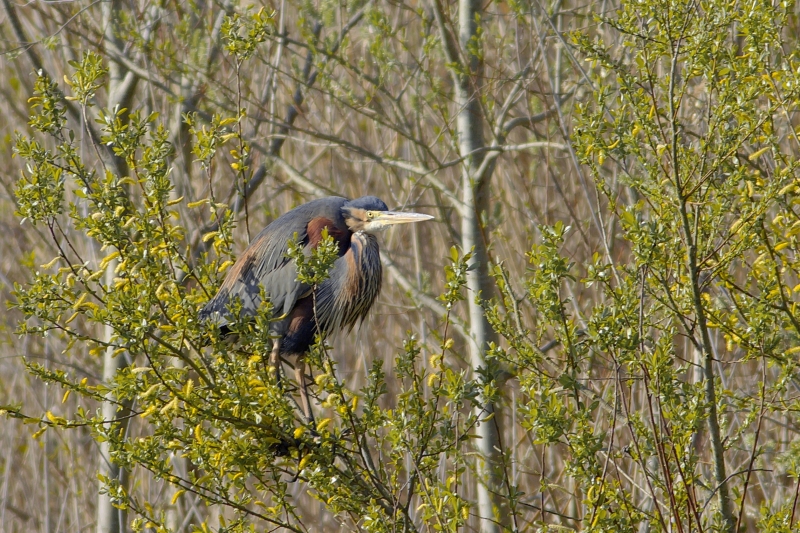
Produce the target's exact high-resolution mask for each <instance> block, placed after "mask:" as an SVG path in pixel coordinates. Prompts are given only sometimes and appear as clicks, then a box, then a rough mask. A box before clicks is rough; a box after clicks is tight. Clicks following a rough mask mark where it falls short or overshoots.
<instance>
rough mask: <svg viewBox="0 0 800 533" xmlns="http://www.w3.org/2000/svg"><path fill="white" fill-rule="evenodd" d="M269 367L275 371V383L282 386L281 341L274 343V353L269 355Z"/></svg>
mask: <svg viewBox="0 0 800 533" xmlns="http://www.w3.org/2000/svg"><path fill="white" fill-rule="evenodd" d="M269 366H270V367H271V368H273V369H275V382H276V383H277V384H278V385H280V384H281V339H279V338H278V339H274V340H273V341H272V351H271V352H270V354H269Z"/></svg>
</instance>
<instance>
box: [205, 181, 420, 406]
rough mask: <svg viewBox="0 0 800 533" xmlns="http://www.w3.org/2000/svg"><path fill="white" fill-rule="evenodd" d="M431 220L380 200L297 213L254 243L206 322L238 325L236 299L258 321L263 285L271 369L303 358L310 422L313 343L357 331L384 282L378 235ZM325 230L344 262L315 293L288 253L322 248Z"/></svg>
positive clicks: (334, 199) (319, 204)
mask: <svg viewBox="0 0 800 533" xmlns="http://www.w3.org/2000/svg"><path fill="white" fill-rule="evenodd" d="M432 218H433V217H432V216H430V215H423V214H420V213H402V212H397V211H389V210H388V208H387V207H386V204H385V203H383V201H381V200H380V199H379V198H376V197H374V196H364V197H361V198H357V199H355V200H348V199H347V198H341V197H338V196H330V197H327V198H320V199H319V200H314V201H311V202H308V203H307V204H303V205H301V206H299V207H296V208H294V209H292V210H291V211H289V212H288V213H285V214H284V215H282V216H281V217H279V218H277V219H276V220H275V221H273V222H272V223H271V224H269V225H268V226H267V227H266V228H264V229H263V230H262V231H261V233H259V234H258V235H257V236H256V238H255V239H253V241H252V242H251V243H250V245H249V246H248V247H247V249H246V250H245V251H244V253H243V254H242V255H241V257H239V259H238V260H237V261H236V263H235V264H234V265H233V266H232V267H231V269H230V270H229V271H228V274H227V276H226V277H225V280H224V281H223V283H222V286H221V287H220V289H219V292H218V293H217V295H216V296H214V298H212V299H211V301H209V302H208V304H207V305H206V306H205V307H204V308H203V309H202V311H200V319H201V320H204V321H209V322H211V323H213V324H216V325H217V326H219V327H221V328H225V327H226V325H227V324H228V323H229V322H230V321H231V319H232V318H231V316H230V313H229V311H228V308H229V306H230V304H231V302H232V299H234V298H238V299H239V301H240V302H241V306H242V314H243V315H246V316H247V315H250V316H252V315H254V314H255V313H256V311H257V310H258V308H259V305H260V304H261V287H263V288H264V292H265V293H266V294H267V296H268V297H269V299H270V302H271V303H272V308H273V315H274V317H276V321H275V322H274V324H273V330H274V331H273V333H274V334H275V336H276V340H275V344H274V346H273V349H272V354H271V356H270V364H272V365H274V366H275V368H276V369H278V367H279V365H280V358H281V357H284V358H286V357H295V358H296V359H297V361H296V363H295V378H296V380H297V383H298V385H300V399H301V402H302V408H303V411H304V413H303V414H304V415H305V418H306V421H308V422H310V421H311V420H313V414H312V412H311V404H310V402H309V400H308V390H307V381H306V375H305V361H304V358H303V356H304V354H305V353H306V352H308V350H309V348H310V347H311V345H312V344H313V343H314V336H315V335H316V334H317V332H322V333H334V332H336V331H338V330H341V329H351V328H352V327H353V326H354V325H355V324H356V323H357V322H359V321H360V320H363V319H364V317H365V316H366V315H367V312H368V311H369V310H370V308H371V307H372V304H374V303H375V299H376V298H377V296H378V292H379V291H380V288H381V281H382V267H381V260H380V255H379V248H378V241H377V239H376V238H375V234H376V233H379V232H381V231H383V230H384V229H386V228H387V227H389V226H391V225H394V224H404V223H408V222H420V221H423V220H430V219H432ZM324 229H327V232H328V235H330V236H331V237H332V238H333V240H334V241H335V242H336V243H337V244H338V247H339V252H338V253H339V257H338V258H337V259H336V261H335V262H334V264H333V267H332V268H331V270H330V272H329V277H328V279H327V280H325V281H324V282H322V283H321V284H320V285H319V286H317V288H316V290H315V291H314V290H313V289H312V287H310V286H308V285H306V284H304V283H301V282H300V281H298V280H297V270H296V267H295V263H294V262H293V261H292V260H290V259H289V257H288V256H287V252H288V248H289V242H290V241H292V240H297V241H298V242H299V243H301V244H302V245H303V246H305V247H306V248H307V249H309V250H310V249H311V248H314V247H316V246H317V245H318V244H319V243H320V242H321V241H322V238H323V230H324ZM314 292H315V293H314ZM315 305H316V309H315V308H314V306H315Z"/></svg>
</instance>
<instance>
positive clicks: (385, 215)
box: [372, 211, 433, 226]
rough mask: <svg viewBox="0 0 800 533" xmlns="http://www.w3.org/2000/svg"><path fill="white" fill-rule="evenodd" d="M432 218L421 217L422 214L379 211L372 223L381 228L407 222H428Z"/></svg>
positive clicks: (427, 216)
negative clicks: (379, 225) (377, 224)
mask: <svg viewBox="0 0 800 533" xmlns="http://www.w3.org/2000/svg"><path fill="white" fill-rule="evenodd" d="M432 218H433V217H432V216H430V215H423V214H422V213H402V212H400V211H381V212H380V213H379V214H378V216H376V217H375V218H373V219H372V222H377V223H379V224H381V225H382V226H391V225H393V224H407V223H409V222H422V221H423V220H430V219H432Z"/></svg>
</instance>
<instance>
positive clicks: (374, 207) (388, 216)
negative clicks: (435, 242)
mask: <svg viewBox="0 0 800 533" xmlns="http://www.w3.org/2000/svg"><path fill="white" fill-rule="evenodd" d="M342 215H344V221H345V223H346V224H347V227H348V228H350V231H353V232H357V231H365V232H367V233H378V232H380V231H383V230H385V229H386V228H388V227H389V226H391V225H394V224H405V223H407V222H422V221H423V220H430V219H432V218H433V217H432V216H430V215H423V214H422V213H402V212H400V211H389V208H388V207H386V204H385V203H383V200H381V199H380V198H376V197H374V196H362V197H361V198H356V199H355V200H350V201H349V202H347V203H346V204H344V205H343V206H342Z"/></svg>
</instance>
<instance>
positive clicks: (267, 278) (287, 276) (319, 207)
mask: <svg viewBox="0 0 800 533" xmlns="http://www.w3.org/2000/svg"><path fill="white" fill-rule="evenodd" d="M346 201H347V200H346V199H345V198H338V197H330V198H322V199H320V200H315V201H313V202H309V203H307V204H304V205H302V206H300V207H297V208H295V209H293V210H291V211H289V212H287V213H285V214H284V215H282V216H281V217H279V218H277V219H276V220H275V221H274V222H272V223H271V224H269V225H268V226H267V227H266V228H264V229H263V230H262V231H261V233H259V234H258V235H257V236H256V238H255V239H253V241H252V242H251V243H250V245H249V246H248V247H247V249H246V250H245V251H244V252H243V253H242V255H241V256H240V257H239V259H238V260H237V261H236V263H235V264H234V265H233V266H232V267H231V269H230V270H229V271H228V274H227V275H226V277H225V280H224V281H223V283H222V286H221V287H220V290H219V292H218V293H217V295H216V296H215V297H214V298H213V299H212V300H211V301H209V303H208V304H207V305H206V306H205V307H204V308H203V310H202V311H201V312H200V319H201V320H208V319H210V320H211V321H213V322H214V323H216V324H218V325H220V326H221V325H225V324H227V323H228V321H229V320H228V315H229V312H228V310H227V308H228V306H229V305H230V303H231V300H232V298H235V297H238V298H239V300H240V301H241V305H242V314H244V315H249V316H252V315H254V314H255V313H256V312H257V311H258V308H259V306H260V305H261V287H264V289H265V291H266V293H267V295H268V296H269V298H270V301H271V302H272V306H273V313H274V314H275V315H277V316H282V315H285V314H286V313H288V312H289V311H291V310H292V308H293V307H294V304H295V303H296V302H297V300H298V298H300V297H301V296H302V295H303V294H305V293H307V292H308V291H309V290H310V287H309V286H307V285H305V284H302V283H300V282H298V281H297V270H296V268H295V266H294V263H293V262H292V261H291V260H290V259H289V258H288V257H287V255H286V254H287V252H288V250H289V246H288V243H289V241H290V240H296V241H297V242H301V243H305V244H308V233H307V229H308V224H309V222H310V221H311V220H312V219H313V218H315V217H320V216H322V217H327V218H330V219H331V220H335V221H338V220H340V219H341V206H342V205H343V204H344V203H345V202H346Z"/></svg>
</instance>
